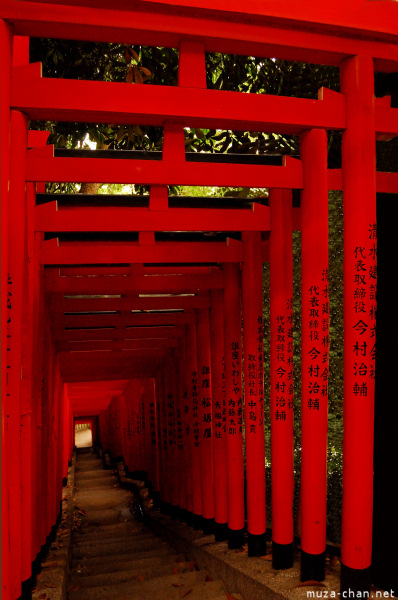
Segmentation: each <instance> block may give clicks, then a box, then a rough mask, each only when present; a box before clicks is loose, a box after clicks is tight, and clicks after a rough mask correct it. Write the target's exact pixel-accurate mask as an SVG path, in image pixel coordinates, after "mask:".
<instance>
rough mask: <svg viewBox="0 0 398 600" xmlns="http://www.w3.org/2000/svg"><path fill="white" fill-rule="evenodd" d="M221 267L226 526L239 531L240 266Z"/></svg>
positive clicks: (241, 493) (241, 508)
mask: <svg viewBox="0 0 398 600" xmlns="http://www.w3.org/2000/svg"><path fill="white" fill-rule="evenodd" d="M223 270H224V347H225V353H224V356H225V390H226V392H225V399H226V403H227V406H226V408H227V474H228V527H229V529H231V530H233V531H239V530H241V529H243V527H244V525H245V515H244V474H243V400H242V397H243V394H242V333H241V296H240V269H239V265H229V264H226V265H223Z"/></svg>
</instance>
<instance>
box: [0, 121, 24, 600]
mask: <svg viewBox="0 0 398 600" xmlns="http://www.w3.org/2000/svg"><path fill="white" fill-rule="evenodd" d="M27 127H28V124H27V118H26V117H25V115H23V114H22V113H20V112H17V111H11V132H12V144H11V154H10V188H9V197H10V203H9V208H8V233H9V252H8V280H7V289H6V291H5V294H6V296H7V344H6V348H7V362H6V365H7V376H6V396H5V398H3V402H4V404H5V408H6V415H5V416H6V423H5V428H6V430H5V432H4V435H5V443H6V455H7V466H6V470H7V475H8V478H7V480H8V514H9V556H10V597H11V598H17V597H19V595H20V593H21V587H20V585H21V582H22V581H24V580H25V579H27V577H26V556H25V555H23V553H22V541H23V540H24V539H25V532H23V531H22V526H21V523H22V499H21V476H22V474H21V363H22V315H23V296H24V292H26V289H24V284H25V283H26V281H25V277H24V275H25V272H24V261H25V243H26V237H25V232H26V230H25V224H26V190H25V176H24V171H25V160H26V147H27ZM29 501H30V498H29ZM28 544H29V546H28V548H29V549H30V542H28ZM28 577H29V576H28Z"/></svg>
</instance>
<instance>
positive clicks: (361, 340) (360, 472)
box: [341, 56, 377, 592]
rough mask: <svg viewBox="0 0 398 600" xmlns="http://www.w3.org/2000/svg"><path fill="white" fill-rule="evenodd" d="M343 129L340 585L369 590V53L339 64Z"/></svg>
mask: <svg viewBox="0 0 398 600" xmlns="http://www.w3.org/2000/svg"><path fill="white" fill-rule="evenodd" d="M341 85H342V91H343V93H344V95H345V98H346V114H347V127H346V130H345V132H344V133H343V144H342V161H343V162H342V167H343V189H344V421H343V422H344V443H343V515H342V547H341V562H342V569H341V588H342V591H344V592H345V591H346V590H348V589H351V590H354V591H358V592H363V591H368V590H369V567H370V564H371V550H372V508H373V435H374V432H373V427H374V383H375V340H376V337H375V333H376V243H377V241H376V191H375V190H376V184H375V169H376V161H375V130H374V70H373V61H372V58H371V57H369V56H357V57H354V58H352V59H348V60H346V61H345V62H344V63H343V64H342V66H341Z"/></svg>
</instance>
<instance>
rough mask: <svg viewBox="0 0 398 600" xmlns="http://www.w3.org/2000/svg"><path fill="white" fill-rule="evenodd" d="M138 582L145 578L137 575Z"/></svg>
mask: <svg viewBox="0 0 398 600" xmlns="http://www.w3.org/2000/svg"><path fill="white" fill-rule="evenodd" d="M137 579H138V581H145V577H144V576H143V575H138V577H137Z"/></svg>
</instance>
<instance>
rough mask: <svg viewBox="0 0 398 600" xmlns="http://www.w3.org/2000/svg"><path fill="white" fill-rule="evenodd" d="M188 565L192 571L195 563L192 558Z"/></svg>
mask: <svg viewBox="0 0 398 600" xmlns="http://www.w3.org/2000/svg"><path fill="white" fill-rule="evenodd" d="M188 567H189V570H190V571H194V570H195V563H194V562H193V560H192V561H191V562H190V563H189V565H188Z"/></svg>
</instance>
